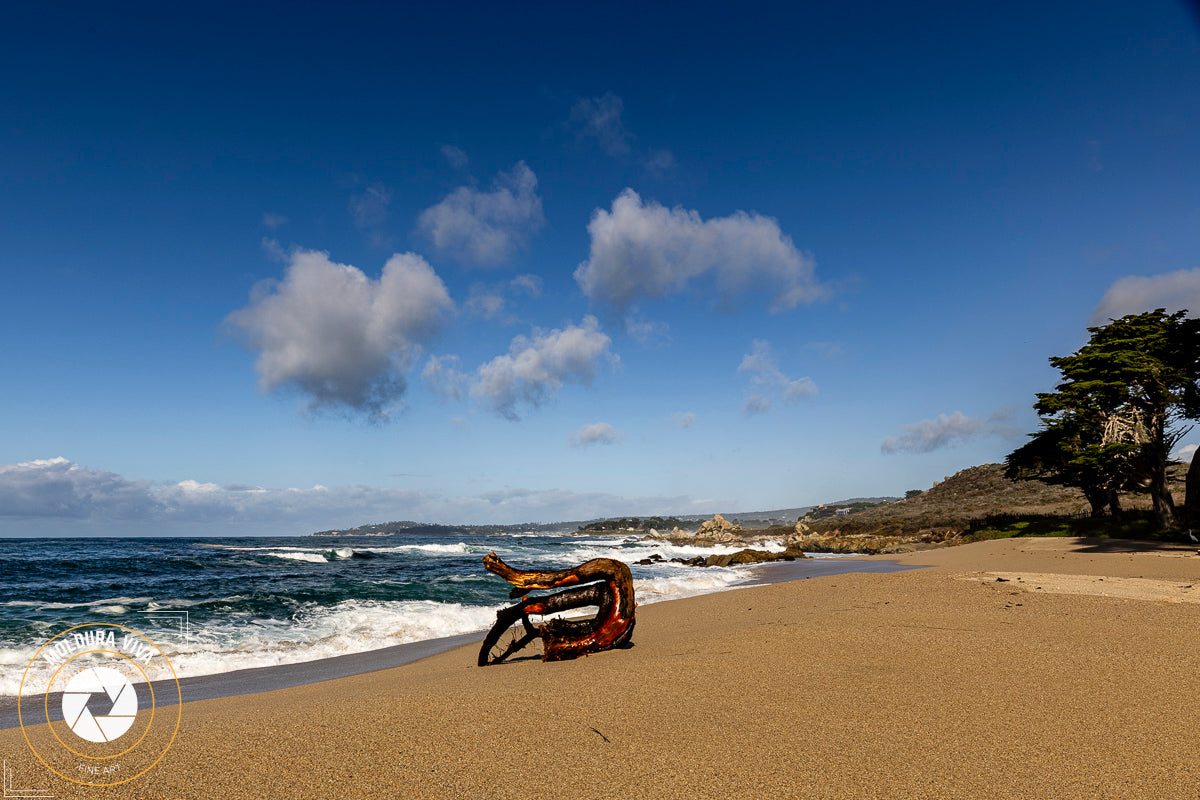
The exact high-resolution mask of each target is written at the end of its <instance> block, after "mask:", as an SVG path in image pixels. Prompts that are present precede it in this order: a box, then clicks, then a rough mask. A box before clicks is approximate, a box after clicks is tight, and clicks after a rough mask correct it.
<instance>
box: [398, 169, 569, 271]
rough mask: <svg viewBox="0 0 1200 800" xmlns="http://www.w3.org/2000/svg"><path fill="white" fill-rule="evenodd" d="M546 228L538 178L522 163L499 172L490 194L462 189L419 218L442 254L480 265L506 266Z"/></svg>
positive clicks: (459, 188) (465, 187) (424, 230)
mask: <svg viewBox="0 0 1200 800" xmlns="http://www.w3.org/2000/svg"><path fill="white" fill-rule="evenodd" d="M545 224H546V218H545V216H544V215H543V213H542V198H541V197H539V196H538V193H537V176H536V175H534V174H533V170H531V169H530V168H529V167H528V166H527V165H526V164H525V162H524V161H518V162H517V164H516V165H515V166H514V167H513V168H512V171H511V172H501V173H500V174H499V175H498V176H497V177H496V180H495V181H494V182H493V186H492V189H491V191H482V190H480V189H476V188H474V187H471V186H460V187H458V188H457V189H455V190H454V191H453V192H451V193H450V194H448V195H446V197H445V198H443V199H442V201H441V202H440V203H438V204H437V205H435V206H432V207H430V208H427V209H425V210H424V211H422V212H421V215H420V217H419V218H418V219H417V227H418V228H420V230H421V231H423V232H424V233H425V234H426V235H427V236H428V237H429V238H430V240H431V241H432V242H433V244H434V246H435V247H436V248H437V249H438V250H439V251H440V252H442V253H444V254H446V255H449V256H450V257H452V258H455V259H457V260H459V261H462V262H465V263H469V264H476V265H480V266H494V265H497V264H501V263H503V262H505V261H507V260H508V259H509V258H510V257H511V256H512V255H513V253H515V252H516V251H517V250H519V249H522V248H524V247H525V246H526V245H527V244H528V241H529V238H530V237H531V236H532V235H533V234H534V233H536V232H537V231H538V230H539V229H540V228H541V227H542V226H543V225H545Z"/></svg>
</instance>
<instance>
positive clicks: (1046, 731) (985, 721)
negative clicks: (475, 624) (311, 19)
mask: <svg viewBox="0 0 1200 800" xmlns="http://www.w3.org/2000/svg"><path fill="white" fill-rule="evenodd" d="M899 560H901V561H904V562H907V563H912V564H926V565H931V566H932V568H931V569H924V570H914V571H909V572H902V573H893V574H852V575H838V576H834V577H825V578H814V579H810V580H804V581H795V582H791V583H779V584H771V585H765V586H755V587H752V588H747V589H741V590H736V591H731V592H725V593H722V594H716V595H707V596H703V597H697V598H691V599H687V600H680V601H676V602H672V603H664V604H660V605H653V606H646V607H643V608H641V609H639V611H638V626H637V631H636V634H635V636H634V641H635V642H636V647H634V648H633V649H632V650H628V651H618V652H610V653H603V654H599V655H596V656H592V657H589V658H585V659H580V660H578V661H574V662H566V663H558V664H543V663H541V662H540V661H532V660H529V661H518V662H515V663H512V664H507V665H501V666H497V667H490V668H487V669H479V668H477V667H475V666H474V662H475V649H474V648H473V647H468V648H463V649H459V650H454V651H451V652H449V653H445V654H442V655H439V656H435V657H432V658H428V659H425V660H423V661H419V662H416V663H413V664H409V665H407V666H404V667H399V668H396V669H391V670H386V671H382V672H376V673H371V674H368V675H360V676H356V677H350V678H343V679H339V680H336V681H329V682H325V683H318V684H312V685H309V686H301V687H297V688H292V689H284V690H280V691H276V692H270V693H265V694H259V695H253V696H249V697H236V698H225V699H218V700H207V701H203V702H196V703H188V704H186V705H185V706H184V707H183V714H182V725H181V728H180V731H179V735H178V737H177V739H176V741H175V743H174V746H173V747H172V748H171V749H170V750H169V751H168V752H167V754H166V756H165V757H164V758H163V759H162V761H161V762H160V763H159V764H158V765H157V766H156V767H155V768H154V769H153V770H151V771H150V772H149V773H147V774H146V775H145V776H144V777H142V778H140V779H138V780H136V781H133V782H131V783H129V784H125V785H123V786H120V787H113V788H104V789H89V788H86V787H81V786H78V785H75V784H72V783H68V782H66V781H63V780H61V779H58V778H56V777H54V776H53V775H51V774H50V773H48V772H47V771H46V770H45V769H44V768H42V767H41V766H40V764H39V763H38V762H37V761H36V760H34V758H33V757H32V756H31V755H30V754H29V751H28V749H27V748H26V746H25V743H24V741H23V740H22V738H21V732H20V731H19V730H7V731H0V755H3V757H4V759H5V760H6V762H7V766H8V769H9V770H11V771H12V773H11V774H12V783H11V784H9V785H8V786H9V787H11V788H12V789H21V788H25V787H34V786H36V787H46V788H48V790H49V793H50V794H53V795H54V796H56V797H121V798H123V797H130V798H135V797H136V798H192V797H196V798H292V797H295V798H301V797H303V798H315V797H331V798H341V797H345V798H375V797H378V798H407V797H416V798H426V797H429V798H432V797H447V798H456V797H472V798H493V797H495V798H521V799H522V800H528V799H529V798H546V797H579V798H602V797H623V798H697V797H700V798H708V797H712V798H717V797H720V798H726V797H735V798H742V797H745V798H783V797H806V798H807V797H813V798H926V797H928V798H1022V799H1023V800H1024V799H1025V798H1089V800H1092V799H1094V798H1196V797H1200V655H1198V649H1197V645H1198V644H1200V606H1198V605H1197V604H1196V594H1195V587H1196V586H1197V585H1200V553H1198V552H1197V549H1196V548H1195V547H1194V546H1193V547H1191V548H1169V547H1168V548H1161V547H1160V548H1151V549H1145V547H1144V546H1143V545H1138V544H1131V543H1113V542H1109V543H1103V542H1100V543H1096V542H1087V541H1082V540H1078V539H1042V540H1006V541H999V542H986V543H980V544H975V545H966V546H963V547H957V548H950V549H945V550H937V551H929V552H925V553H918V554H913V555H910V556H905V557H901V558H900V559H899ZM998 578H1004V580H997V579H998ZM1101 578H1103V580H1100V579H1101ZM1037 587H1041V588H1037ZM1114 587H1124V588H1123V589H1121V590H1120V591H1118V590H1115V589H1114ZM35 735H36V734H35ZM6 796H12V795H11V794H8V795H6Z"/></svg>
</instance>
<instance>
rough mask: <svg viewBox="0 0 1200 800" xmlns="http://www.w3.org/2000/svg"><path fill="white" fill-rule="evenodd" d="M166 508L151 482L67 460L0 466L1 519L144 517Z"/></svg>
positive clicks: (44, 460)
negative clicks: (154, 493)
mask: <svg viewBox="0 0 1200 800" xmlns="http://www.w3.org/2000/svg"><path fill="white" fill-rule="evenodd" d="M159 510H160V506H159V503H158V501H157V500H156V499H155V497H154V495H153V493H152V492H151V485H150V482H149V481H131V480H127V479H125V478H122V477H121V476H120V475H117V474H115V473H112V472H102V471H100V470H95V469H88V468H86V467H81V466H79V465H78V464H76V463H74V462H72V461H69V460H67V459H65V458H62V457H59V458H46V459H38V460H36V461H23V462H21V463H18V464H0V517H53V518H68V519H87V518H89V517H92V516H93V515H101V516H106V517H110V518H113V519H126V520H131V519H144V518H147V517H149V516H151V515H153V514H154V513H156V512H157V511H159Z"/></svg>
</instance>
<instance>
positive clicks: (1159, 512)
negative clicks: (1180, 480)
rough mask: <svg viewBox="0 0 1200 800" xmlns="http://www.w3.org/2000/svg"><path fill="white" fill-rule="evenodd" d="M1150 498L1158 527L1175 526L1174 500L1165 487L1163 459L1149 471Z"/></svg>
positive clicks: (1165, 469) (1165, 465) (1165, 475)
mask: <svg viewBox="0 0 1200 800" xmlns="http://www.w3.org/2000/svg"><path fill="white" fill-rule="evenodd" d="M1149 488H1150V499H1151V500H1152V501H1154V515H1155V516H1156V517H1157V518H1158V526H1159V527H1160V528H1163V529H1166V528H1173V527H1175V501H1174V500H1173V499H1172V498H1171V490H1170V489H1169V488H1167V464H1166V461H1165V460H1163V461H1162V463H1160V464H1155V466H1154V469H1153V470H1152V471H1151V473H1150V487H1149Z"/></svg>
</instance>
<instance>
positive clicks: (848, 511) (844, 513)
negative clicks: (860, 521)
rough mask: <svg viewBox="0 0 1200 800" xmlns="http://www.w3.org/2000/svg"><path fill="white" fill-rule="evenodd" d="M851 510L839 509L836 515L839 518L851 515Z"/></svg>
mask: <svg viewBox="0 0 1200 800" xmlns="http://www.w3.org/2000/svg"><path fill="white" fill-rule="evenodd" d="M851 510H852V509H849V508H839V509H838V510H837V512H836V513H837V515H838V516H839V517H844V516H846V515H847V514H849V513H850V511H851Z"/></svg>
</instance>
